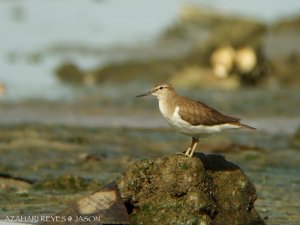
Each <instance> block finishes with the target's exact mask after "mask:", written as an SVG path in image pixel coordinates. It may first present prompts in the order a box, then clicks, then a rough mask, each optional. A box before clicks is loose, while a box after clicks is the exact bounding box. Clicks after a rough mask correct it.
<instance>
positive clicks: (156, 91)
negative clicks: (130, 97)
mask: <svg viewBox="0 0 300 225" xmlns="http://www.w3.org/2000/svg"><path fill="white" fill-rule="evenodd" d="M175 93H176V91H175V89H174V88H173V87H172V86H171V85H169V84H159V85H156V86H155V87H154V88H152V90H151V91H149V92H147V93H144V94H141V95H138V96H136V97H144V96H149V95H153V96H156V97H157V98H158V99H160V98H163V97H165V96H169V95H173V94H175Z"/></svg>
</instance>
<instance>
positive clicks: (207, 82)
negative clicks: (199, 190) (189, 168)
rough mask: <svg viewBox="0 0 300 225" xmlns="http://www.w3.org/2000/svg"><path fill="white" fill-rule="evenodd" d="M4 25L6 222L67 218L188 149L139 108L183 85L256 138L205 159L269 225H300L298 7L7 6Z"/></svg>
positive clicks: (220, 0) (113, 1)
mask: <svg viewBox="0 0 300 225" xmlns="http://www.w3.org/2000/svg"><path fill="white" fill-rule="evenodd" d="M0 27H1V35H0V41H1V45H0V54H1V55H0V94H1V97H0V118H1V121H0V152H1V158H0V202H3V203H2V204H1V205H0V216H1V215H2V216H3V215H11V214H28V213H32V212H34V213H40V214H47V213H48V214H49V213H55V212H57V211H58V210H60V209H61V208H63V207H65V206H66V205H67V204H68V203H69V202H70V201H71V200H72V201H73V200H74V198H75V197H78V196H82V194H83V193H85V192H87V191H91V190H95V189H97V188H99V187H101V186H103V185H104V184H106V183H108V182H109V181H112V180H113V179H116V178H117V177H118V176H119V175H120V174H121V173H122V171H123V170H124V168H126V166H127V165H128V164H129V163H131V162H132V161H134V160H136V159H141V158H151V157H159V156H162V155H163V154H171V153H175V152H178V148H180V149H181V148H182V149H184V148H185V146H186V145H188V143H189V141H190V140H189V138H186V137H183V136H181V135H179V134H175V133H173V132H172V131H171V130H169V128H168V126H167V125H166V123H165V122H164V121H163V120H162V118H161V116H160V114H159V111H158V107H157V102H156V100H155V99H153V98H145V99H136V98H135V96H136V95H137V94H141V93H144V92H145V91H148V90H150V89H151V88H152V87H153V86H154V85H156V84H157V83H171V84H173V85H174V86H175V87H176V89H178V92H179V93H181V94H183V95H187V96H189V97H191V98H194V99H198V100H202V101H204V102H207V103H208V104H209V105H211V106H213V107H215V108H217V109H218V110H220V111H222V112H224V113H225V114H229V115H234V116H237V117H240V118H243V121H244V122H245V123H248V124H249V125H251V126H255V127H257V128H258V130H259V131H258V132H256V133H250V134H249V133H241V134H237V133H234V134H225V135H217V136H216V137H215V138H210V139H206V140H204V141H203V142H202V144H200V147H199V149H201V151H204V152H218V153H220V154H225V155H226V158H228V159H229V160H232V161H234V162H236V163H237V164H239V165H240V166H241V167H242V168H243V169H244V170H245V172H246V174H248V175H249V176H250V177H251V179H252V181H253V182H254V184H255V185H256V187H257V191H258V195H259V196H258V197H259V198H258V201H257V203H256V204H257V207H258V209H259V212H260V214H262V215H263V216H264V218H265V220H266V222H267V223H268V224H278V223H280V224H282V223H284V224H297V221H299V220H300V217H299V215H298V213H297V210H299V203H300V187H299V183H300V179H299V176H298V175H297V173H298V172H297V171H299V167H300V153H299V149H300V130H299V124H300V99H299V90H300V42H299V40H300V1H298V0H288V1H286V0H276V1H272V3H270V2H267V1H258V0H252V1H239V0H230V1H229V0H213V1H205V0H186V1H180V0H165V1H146V0H142V1H141V0H126V1H117V0H88V1H83V0H72V1H71V0H64V1H50V0H42V1H35V0H26V1H25V0H0ZM224 146H225V147H224ZM287 193H289V194H287ZM53 196H55V197H53ZM56 196H57V197H56ZM41 199H46V200H45V201H41ZM57 201H60V202H61V203H62V204H61V205H60V206H57V205H56V202H57ZM286 221H289V222H288V223H285V222H286Z"/></svg>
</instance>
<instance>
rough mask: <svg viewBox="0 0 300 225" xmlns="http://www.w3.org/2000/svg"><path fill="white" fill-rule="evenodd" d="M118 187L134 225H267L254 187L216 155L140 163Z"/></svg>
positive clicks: (176, 156)
mask: <svg viewBox="0 0 300 225" xmlns="http://www.w3.org/2000/svg"><path fill="white" fill-rule="evenodd" d="M117 183H118V188H119V191H120V193H121V197H122V198H123V201H124V202H125V205H126V207H127V210H128V212H129V214H130V219H131V222H132V224H173V225H175V224H214V225H219V224H220V225H221V224H222V225H224V224H231V225H234V224H239V225H242V224H245V225H246V224H249V225H250V224H251V225H256V224H257V225H258V224H265V223H264V222H263V220H262V219H261V218H260V216H259V215H258V213H257V212H256V210H255V208H254V202H255V200H256V192H255V187H254V185H253V184H252V183H251V182H250V180H249V179H248V177H247V176H246V175H245V174H244V173H243V171H242V170H241V169H240V168H239V167H238V166H237V165H235V164H233V163H231V162H228V161H226V160H225V159H224V157H222V156H220V155H203V154H197V155H196V156H195V157H194V158H192V159H191V158H187V157H185V156H181V155H171V156H166V157H164V158H158V159H154V160H142V161H138V162H135V163H134V164H132V165H131V166H130V167H129V168H128V169H127V170H126V172H125V174H124V175H123V176H122V177H121V178H120V179H119V180H118V182H117Z"/></svg>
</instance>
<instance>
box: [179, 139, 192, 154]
mask: <svg viewBox="0 0 300 225" xmlns="http://www.w3.org/2000/svg"><path fill="white" fill-rule="evenodd" d="M192 147H193V141H192V143H191V145H190V147H189V148H188V149H187V150H186V151H185V152H177V153H176V155H186V156H188V153H189V152H190V151H191V149H192Z"/></svg>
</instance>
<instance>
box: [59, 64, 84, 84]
mask: <svg viewBox="0 0 300 225" xmlns="http://www.w3.org/2000/svg"><path fill="white" fill-rule="evenodd" d="M55 73H56V75H57V76H58V78H59V79H60V80H62V81H63V82H66V83H71V84H82V83H84V79H85V74H84V72H83V71H82V70H81V69H80V68H79V67H78V66H76V65H75V64H73V63H63V64H61V65H60V66H59V67H58V68H57V69H56V71H55Z"/></svg>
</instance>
